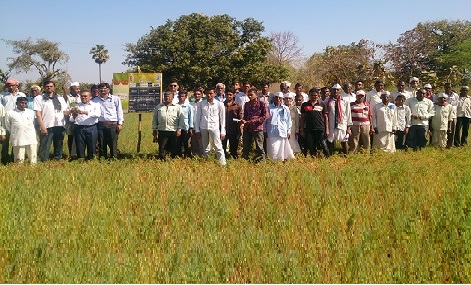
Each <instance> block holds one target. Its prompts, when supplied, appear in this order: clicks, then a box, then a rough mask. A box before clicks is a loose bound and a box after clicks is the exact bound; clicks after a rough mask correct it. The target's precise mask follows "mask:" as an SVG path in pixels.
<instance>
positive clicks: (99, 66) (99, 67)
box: [98, 63, 101, 83]
mask: <svg viewBox="0 0 471 285" xmlns="http://www.w3.org/2000/svg"><path fill="white" fill-rule="evenodd" d="M98 70H99V73H100V83H101V63H99V64H98Z"/></svg>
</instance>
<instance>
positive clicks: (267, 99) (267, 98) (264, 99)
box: [258, 92, 273, 105]
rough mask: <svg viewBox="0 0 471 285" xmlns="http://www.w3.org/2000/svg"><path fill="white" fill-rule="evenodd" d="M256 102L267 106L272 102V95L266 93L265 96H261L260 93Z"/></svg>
mask: <svg viewBox="0 0 471 285" xmlns="http://www.w3.org/2000/svg"><path fill="white" fill-rule="evenodd" d="M258 100H260V101H262V102H264V103H265V104H267V105H269V104H271V103H272V101H273V93H271V92H268V93H267V95H266V96H265V95H263V94H262V92H259V93H258Z"/></svg>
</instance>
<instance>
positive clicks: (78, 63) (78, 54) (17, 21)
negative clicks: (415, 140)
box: [0, 0, 471, 83]
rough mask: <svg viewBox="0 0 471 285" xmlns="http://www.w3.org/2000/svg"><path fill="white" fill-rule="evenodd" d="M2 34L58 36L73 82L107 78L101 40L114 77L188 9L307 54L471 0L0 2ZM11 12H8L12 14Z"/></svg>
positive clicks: (444, 13)
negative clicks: (252, 24)
mask: <svg viewBox="0 0 471 285" xmlns="http://www.w3.org/2000/svg"><path fill="white" fill-rule="evenodd" d="M0 11H3V15H4V16H2V17H0V27H1V28H0V39H3V40H24V39H28V38H31V39H32V40H36V39H39V38H44V39H46V40H49V41H53V42H58V43H60V44H59V48H60V49H61V50H62V51H63V52H65V53H66V54H68V55H69V57H70V59H69V61H68V63H67V64H65V65H62V66H60V67H61V68H63V69H66V70H67V71H68V72H69V74H70V75H71V77H72V81H79V82H86V83H95V82H98V81H99V74H98V65H97V64H96V63H95V62H94V60H93V59H92V58H91V55H90V54H89V51H90V49H91V48H92V47H94V46H95V45H97V44H103V45H105V48H106V49H107V50H108V51H109V55H110V59H109V60H108V61H107V62H106V63H105V64H103V65H102V79H103V81H105V82H111V79H112V77H113V73H119V72H124V71H126V70H127V69H129V68H130V67H128V66H125V65H122V62H123V61H124V60H125V58H126V52H125V51H124V45H125V44H126V43H136V42H137V41H138V40H139V38H140V37H142V36H144V35H146V34H147V33H149V32H150V30H151V27H158V26H160V25H163V24H165V22H166V21H167V20H172V21H175V20H177V19H178V18H179V17H180V16H182V15H188V14H191V13H203V14H205V15H208V16H213V15H220V14H227V15H229V16H231V17H233V18H235V19H237V20H239V21H242V20H244V19H246V18H254V19H255V20H257V21H260V22H262V24H263V26H264V27H265V35H266V36H268V35H269V34H270V33H271V32H292V33H294V34H295V35H296V36H297V37H298V38H299V46H300V47H301V48H302V50H303V53H304V55H305V56H306V57H309V56H310V55H312V54H314V53H316V52H322V51H323V50H324V48H325V47H326V46H337V45H343V44H350V43H352V42H358V41H359V40H360V39H366V40H371V41H373V42H375V43H388V42H396V40H397V38H398V37H399V36H400V35H401V34H402V33H404V32H406V31H408V30H411V29H413V28H414V27H416V26H417V24H418V23H419V22H427V21H438V20H444V19H446V20H471V13H470V11H471V1H470V0H450V1H444V0H395V1H373V0H364V1H362V0H357V1H348V0H325V1H317V0H299V1H296V0H294V1H279V0H272V1H266V0H261V1H260V0H252V1H249V0H238V1H227V0H220V1H214V0H202V1H197V0H193V1H185V0H167V1H152V0H137V1H118V0H114V1H111V0H94V1H91V0H79V1H66V0H40V1H38V0H16V1H7V0H0ZM6 11H8V13H6ZM14 56H15V54H14V53H13V52H12V47H11V46H9V45H7V44H5V42H4V41H0V69H1V70H3V71H5V70H8V68H7V63H8V62H9V59H8V58H9V57H14ZM12 77H14V78H17V79H18V80H20V81H26V80H28V81H35V80H36V79H37V78H38V77H39V75H38V73H37V72H29V73H20V74H16V73H15V72H13V73H12Z"/></svg>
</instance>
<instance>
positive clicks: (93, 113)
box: [70, 101, 101, 126]
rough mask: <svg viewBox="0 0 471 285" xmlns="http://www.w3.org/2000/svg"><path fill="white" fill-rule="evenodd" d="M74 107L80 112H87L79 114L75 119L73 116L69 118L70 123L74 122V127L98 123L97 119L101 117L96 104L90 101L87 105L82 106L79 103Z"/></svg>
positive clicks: (98, 106)
mask: <svg viewBox="0 0 471 285" xmlns="http://www.w3.org/2000/svg"><path fill="white" fill-rule="evenodd" d="M76 107H77V108H78V109H79V110H81V111H87V112H88V114H79V115H77V117H76V118H75V119H74V117H73V116H70V121H71V122H75V124H76V125H81V126H92V125H94V124H96V123H98V118H99V117H100V115H101V109H100V105H99V104H98V103H95V102H92V101H90V102H88V104H83V103H82V102H80V103H78V104H77V106H76Z"/></svg>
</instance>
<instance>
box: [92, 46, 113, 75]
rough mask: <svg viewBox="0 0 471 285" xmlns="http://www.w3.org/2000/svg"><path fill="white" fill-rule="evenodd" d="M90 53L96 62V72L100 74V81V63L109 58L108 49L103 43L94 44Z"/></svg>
mask: <svg viewBox="0 0 471 285" xmlns="http://www.w3.org/2000/svg"><path fill="white" fill-rule="evenodd" d="M90 54H91V55H92V59H94V60H95V63H98V74H99V76H100V83H101V82H102V81H101V65H102V64H103V63H106V61H107V60H108V59H110V56H109V55H108V50H107V49H105V46H104V45H96V46H94V47H93V48H92V49H91V50H90Z"/></svg>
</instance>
